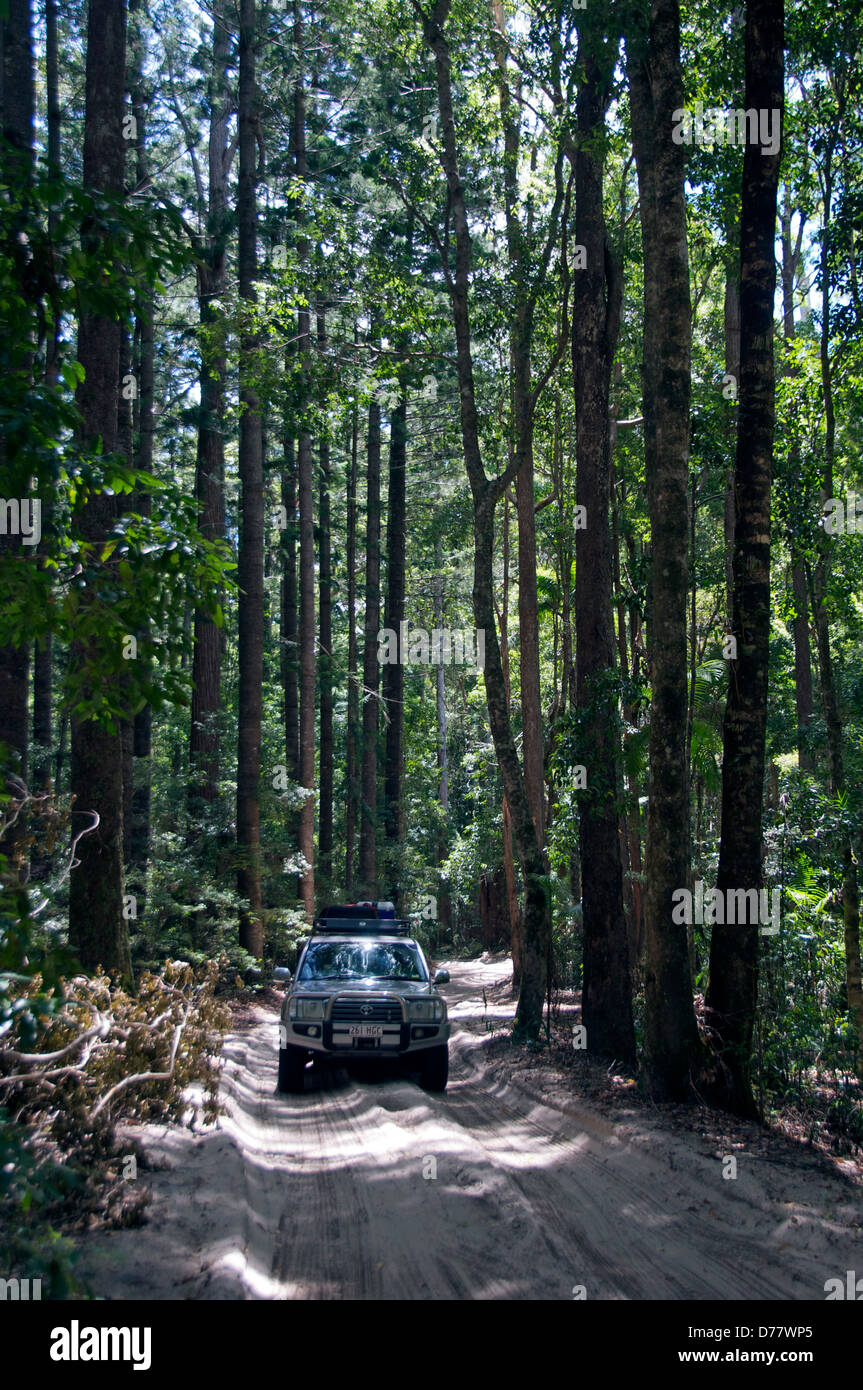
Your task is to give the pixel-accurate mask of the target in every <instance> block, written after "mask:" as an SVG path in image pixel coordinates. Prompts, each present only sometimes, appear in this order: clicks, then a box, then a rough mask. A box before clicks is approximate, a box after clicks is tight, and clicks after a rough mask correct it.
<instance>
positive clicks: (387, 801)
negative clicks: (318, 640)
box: [383, 392, 442, 844]
mask: <svg viewBox="0 0 863 1390" xmlns="http://www.w3.org/2000/svg"><path fill="white" fill-rule="evenodd" d="M407 413H408V407H407V400H406V399H405V396H404V392H403V393H402V399H401V400H400V401H399V403H398V405H397V406H396V408H395V410H394V411H393V414H392V419H391V421H390V467H389V488H388V492H387V600H386V616H385V618H384V626H385V627H387V628H389V629H390V630H391V631H392V632H396V633H398V632H400V631H401V628H400V626H399V625H400V624H401V623H402V622H403V621H404V616H405V544H406V535H405V533H406V515H405V508H406V489H405V468H406V464H407ZM438 669H439V670H441V669H442V668H441V667H439V668H438ZM383 699H384V708H385V710H386V712H387V730H386V745H385V750H384V832H385V834H386V837H387V840H389V841H390V842H391V843H392V844H397V843H398V841H399V840H401V838H402V836H403V833H404V811H403V807H402V763H403V762H404V730H405V706H404V699H405V668H404V666H403V665H402V663H401V662H400V661H396V662H393V663H391V664H389V665H386V666H384V668H383Z"/></svg>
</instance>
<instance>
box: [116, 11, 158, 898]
mask: <svg viewBox="0 0 863 1390" xmlns="http://www.w3.org/2000/svg"><path fill="white" fill-rule="evenodd" d="M130 16H133V17H134V21H135V22H134V29H133V33H132V35H131V44H130V47H131V49H132V61H131V62H130V65H129V68H130V71H129V92H130V96H131V103H132V114H133V116H134V117H135V124H136V141H135V183H136V185H137V187H138V188H142V187H143V186H144V185H145V183H146V181H147V178H148V173H149V171H148V167H147V146H146V131H147V102H146V93H145V88H144V46H145V32H144V27H143V26H144V14H143V3H142V0H134V4H133V5H131V6H130ZM154 307H155V306H154V302H153V295H152V293H151V292H150V290H149V289H148V288H147V287H145V286H143V285H139V286H138V290H137V295H136V322H135V349H136V356H135V360H134V361H133V373H134V379H135V381H136V383H137V392H136V396H135V402H134V406H133V410H132V426H133V430H132V435H133V441H134V442H133V454H132V456H133V461H134V464H135V467H136V468H138V469H139V470H140V471H141V472H142V473H152V471H153V381H154V372H155V351H156V344H155V333H154V324H153V315H154ZM134 505H135V507H136V508H137V509H138V511H139V512H140V514H141V515H142V516H149V515H150V494H149V493H148V492H146V491H144V492H139V493H136V494H135V498H134ZM138 646H139V660H142V661H145V662H146V663H147V664H148V665H150V664H151V655H150V633H149V628H148V626H147V625H146V624H145V625H144V626H143V628H142V629H141V631H140V632H139V633H138ZM151 741H152V709H151V706H150V704H149V702H148V703H147V704H145V705H144V706H143V708H142V709H140V710H139V711H138V712H137V714H135V715H134V717H133V719H132V739H131V752H132V786H131V799H130V806H129V818H128V822H125V823H124V832H123V834H124V849H125V851H126V854H125V858H126V865H127V867H129V868H131V869H132V870H133V871H134V873H135V874H136V882H135V889H136V893H137V895H138V898H139V911H140V900H141V898H142V897H143V890H144V887H145V883H146V874H147V863H148V861H149V857H150V778H151V765H150V760H151V752H152V748H151ZM126 824H128V838H127V836H126V828H125V826H126Z"/></svg>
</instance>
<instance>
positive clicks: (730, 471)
mask: <svg viewBox="0 0 863 1390" xmlns="http://www.w3.org/2000/svg"><path fill="white" fill-rule="evenodd" d="M739 276H740V267H739V266H738V265H734V266H731V265H729V266H728V267H727V269H726V272H725V300H724V306H723V314H724V320H725V374H726V376H730V377H732V378H733V385H734V388H735V391H734V399H736V394H737V391H738V390H739V388H740V281H739ZM727 384H728V386H731V385H732V383H731V382H729V383H727ZM732 418H733V419H735V420H736V418H737V411H736V410H735V412H734V415H733V417H732ZM723 530H724V535H725V553H724V559H725V621H726V623H727V624H728V627H727V629H726V630H727V631H728V632H730V631H731V624H732V622H733V620H734V464H733V463H732V464H729V466H728V468H727V469H726V471H725V508H724V524H723Z"/></svg>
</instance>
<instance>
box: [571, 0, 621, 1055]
mask: <svg viewBox="0 0 863 1390" xmlns="http://www.w3.org/2000/svg"><path fill="white" fill-rule="evenodd" d="M602 23H603V21H601V20H600V21H599V23H597V21H596V20H595V19H592V20H587V21H585V22H584V23H583V24H582V25H581V27H580V30H579V66H580V68H581V82H580V84H579V91H578V99H577V107H576V111H577V124H578V146H577V151H576V155H575V206H576V218H575V238H576V242H577V243H578V245H579V246H583V247H584V248H585V262H586V265H585V268H584V269H580V270H576V271H575V272H574V278H573V306H572V307H573V312H572V326H573V332H572V368H573V382H574V387H575V412H576V426H577V431H578V433H577V449H576V492H577V499H578V504H579V506H583V507H585V508H586V513H587V525H586V527H584V528H583V529H581V530H579V531H577V532H576V552H575V553H576V564H575V632H576V637H575V640H576V647H577V650H578V670H577V689H576V698H577V701H578V706H579V709H580V710H581V711H582V713H583V716H584V718H585V747H586V748H587V749H589V750H590V753H589V764H588V786H587V795H586V796H582V797H581V798H580V800H579V851H580V854H581V863H582V909H583V913H584V985H583V991H582V1018H583V1021H584V1025H585V1028H586V1031H587V1046H588V1050H589V1051H590V1052H591V1053H593V1054H597V1055H600V1056H608V1057H617V1058H619V1059H620V1060H622V1061H626V1062H634V1061H635V1026H634V1023H633V1018H632V990H631V983H630V974H629V943H628V940H627V931H626V917H625V914H624V909H623V866H622V863H621V854H620V828H619V814H618V805H619V796H620V791H621V786H622V781H621V771H620V749H619V746H618V734H617V728H618V725H619V719H618V711H617V699H616V697H615V694H614V689H613V683H612V682H613V676H614V672H615V670H616V654H615V645H614V620H613V612H612V602H613V590H612V553H611V531H610V527H609V504H610V500H611V495H610V466H611V450H610V438H609V398H610V389H611V366H612V361H613V358H614V349H615V344H616V341H617V333H618V327H619V323H620V308H621V298H622V283H621V276H620V268H619V266H618V265H617V264H616V262H615V261H614V258H613V254H612V251H611V247H610V244H609V240H608V234H607V230H606V226H605V218H604V216H603V209H602V185H603V156H602V153H601V152H600V151H601V146H602V144H603V143H604V135H605V113H606V110H607V107H608V102H609V100H610V97H611V88H610V82H611V73H610V72H608V73H606V74H603V72H602V71H601V69H600V67H599V61H601V60H598V59H597V57H596V56H595V50H596V46H597V44H598V42H599V41H600V39H601V28H600V26H601V24H602ZM583 49H586V50H587V52H586V53H583V52H582V50H583Z"/></svg>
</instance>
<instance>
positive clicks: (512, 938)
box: [498, 492, 521, 992]
mask: <svg viewBox="0 0 863 1390" xmlns="http://www.w3.org/2000/svg"><path fill="white" fill-rule="evenodd" d="M498 627H499V629H500V660H501V667H502V668H503V684H504V691H505V693H506V701H507V704H509V699H510V682H509V492H507V493H506V495H505V496H504V500H503V595H502V597H501V605H500V613H499V615H498ZM501 838H502V841H503V872H504V884H505V888H506V904H507V915H508V917H509V948H510V953H511V955H512V988H513V991H515V992H517V991H518V990H519V988H520V987H521V912H520V910H519V905H518V893H517V891H516V886H515V855H514V854H513V843H512V816H511V815H510V811H509V806H508V804H507V800H506V793H504V795H503V802H502V805H501Z"/></svg>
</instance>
